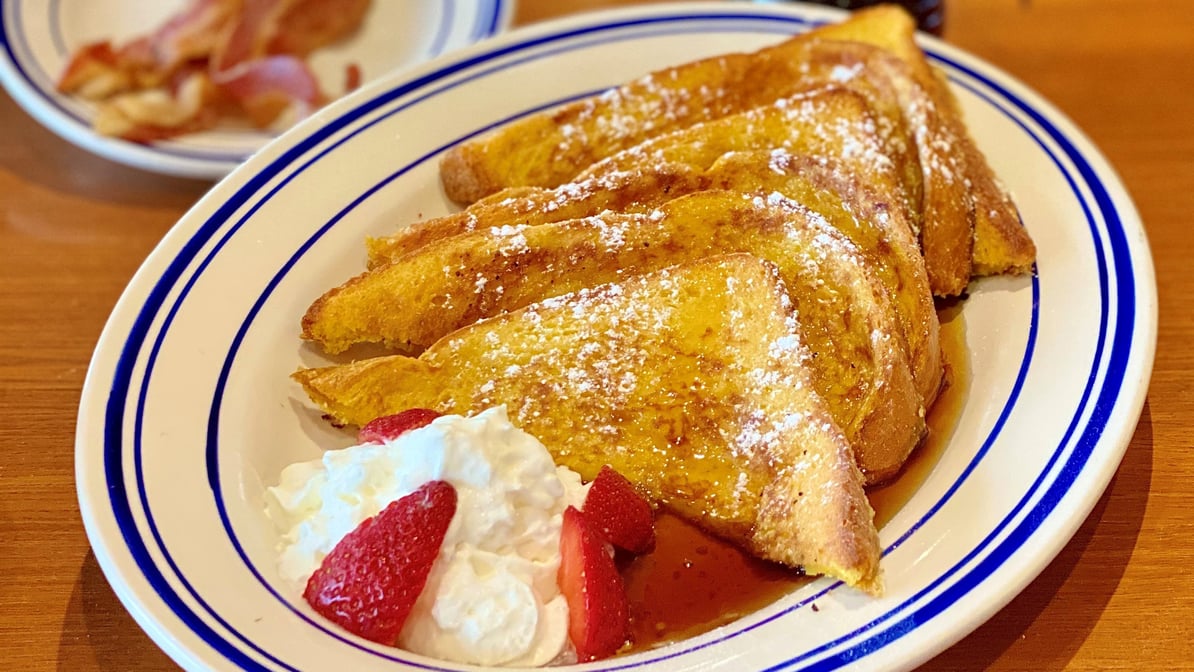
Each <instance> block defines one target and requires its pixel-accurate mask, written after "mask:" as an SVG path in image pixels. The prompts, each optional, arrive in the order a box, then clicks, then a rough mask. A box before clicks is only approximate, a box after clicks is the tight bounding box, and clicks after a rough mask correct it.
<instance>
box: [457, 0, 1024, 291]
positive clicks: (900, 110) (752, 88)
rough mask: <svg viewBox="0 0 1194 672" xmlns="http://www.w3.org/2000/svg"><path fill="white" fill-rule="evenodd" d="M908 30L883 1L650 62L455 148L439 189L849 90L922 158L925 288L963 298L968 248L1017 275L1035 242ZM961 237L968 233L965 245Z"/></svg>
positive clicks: (537, 173) (461, 190)
mask: <svg viewBox="0 0 1194 672" xmlns="http://www.w3.org/2000/svg"><path fill="white" fill-rule="evenodd" d="M914 33H915V24H914V23H913V22H912V20H911V18H910V17H908V16H907V14H905V13H904V12H902V11H901V10H900V9H898V8H896V7H891V6H883V7H878V8H874V9H871V10H864V11H861V12H857V13H855V14H854V15H852V17H851V18H850V19H849V20H847V21H845V22H843V23H841V24H837V25H830V26H824V27H821V28H817V29H815V30H812V31H809V32H807V33H805V34H803V35H798V36H796V37H794V38H792V39H791V40H788V41H785V42H783V43H781V44H779V45H776V46H774V47H770V48H767V49H762V50H760V51H757V52H754V53H751V54H727V55H724V56H718V57H713V58H708V59H704V60H700V61H695V62H693V63H689V64H685V65H680V66H676V67H673V68H668V69H665V70H661V71H659V72H656V73H653V74H651V75H648V76H646V77H643V78H642V79H639V80H637V81H635V82H632V83H629V84H627V85H625V86H622V87H619V88H617V89H611V90H610V91H608V92H606V93H604V94H602V95H600V96H595V97H592V98H586V99H584V100H580V101H577V102H575V103H571V104H569V105H565V106H563V107H561V108H559V109H556V110H553V111H550V112H547V113H543V114H538V115H534V116H531V117H528V118H525V119H523V120H520V121H518V122H516V123H513V124H510V125H509V126H506V127H505V128H503V129H501V130H500V131H498V132H497V133H494V134H491V135H489V136H487V137H485V138H481V139H478V140H475V141H471V142H468V143H465V144H462V145H460V146H458V147H455V148H453V149H452V150H450V151H449V152H448V153H447V154H446V155H445V158H444V162H443V167H442V177H443V182H444V187H445V190H446V191H447V193H448V195H449V197H451V198H453V199H454V200H457V201H459V202H462V203H471V202H473V201H475V200H477V199H479V198H482V197H484V196H487V195H489V194H491V193H494V192H496V191H498V190H500V189H502V188H505V187H514V186H545V187H552V186H557V185H559V184H563V183H565V182H567V181H569V180H571V179H573V178H574V177H576V175H577V174H579V173H580V172H581V171H583V170H584V169H585V168H586V167H588V166H589V165H591V164H593V163H596V162H598V161H600V160H602V159H604V158H606V157H608V156H611V155H613V154H616V153H618V152H620V151H623V150H625V149H629V148H630V147H633V146H635V145H638V144H641V143H642V142H643V141H645V140H649V139H650V138H652V137H655V136H657V135H663V134H666V133H669V132H672V131H675V130H677V129H681V128H686V127H689V126H692V125H694V124H696V123H701V122H706V121H710V120H713V119H717V118H720V117H722V116H726V115H730V114H736V113H740V112H742V111H745V110H748V109H753V108H755V107H758V106H760V105H766V104H770V103H772V102H773V101H775V100H777V99H782V98H785V97H789V96H791V95H793V94H794V93H797V92H800V91H806V90H809V89H812V88H821V87H826V86H836V87H840V88H850V89H852V90H857V91H859V92H860V93H863V94H864V95H867V96H868V98H870V99H871V100H872V101H875V104H876V112H877V113H879V114H880V116H881V118H882V119H884V120H885V121H884V124H883V126H884V127H883V128H882V129H880V130H882V131H883V132H884V133H887V134H889V135H891V136H892V137H893V138H896V137H898V136H901V135H902V136H903V137H904V139H905V140H906V141H907V142H908V143H909V148H910V151H911V152H912V154H913V156H914V157H915V158H916V161H917V162H918V163H919V169H920V171H921V172H922V174H923V183H924V188H923V194H924V199H925V200H924V204H923V207H921V208H918V212H920V213H921V214H922V215H923V216H924V217H925V220H926V221H925V228H924V235H925V236H926V237H925V238H922V241H923V243H924V246H925V254H926V258H927V262H928V272H929V276H930V279H931V281H932V283H933V291H934V293H935V294H939V295H956V294H959V293H961V291H962V290H963V289H965V286H966V282H967V281H968V280H969V278H970V275H971V272H972V269H971V257H972V255H973V254H975V253H979V254H981V255H982V256H981V257H979V258H975V259H974V269H973V270H974V271H976V272H978V273H982V274H992V273H1003V272H1024V271H1027V270H1028V268H1029V267H1030V266H1031V263H1032V258H1033V255H1034V254H1035V252H1034V249H1033V246H1032V242H1031V240H1030V239H1029V238H1028V236H1027V234H1026V233H1025V232H1024V230H1023V227H1022V226H1021V225H1020V222H1019V217H1018V215H1017V213H1016V211H1015V208H1014V206H1013V205H1012V203H1011V200H1010V198H1008V197H1007V195H1006V193H1005V191H1004V190H1003V189H1002V188H1000V187H999V186H998V183H997V182H996V181H995V180H994V177H993V175H992V173H991V170H990V168H989V167H988V166H987V164H986V161H985V159H983V157H982V154H981V152H979V151H978V149H977V148H976V147H975V146H974V143H973V141H972V140H971V139H970V137H969V135H968V134H967V133H966V130H965V127H964V126H963V124H962V122H961V120H960V116H959V113H958V111H957V107H956V103H955V101H954V100H953V98H952V96H951V94H950V92H949V90H948V87H947V86H946V85H945V84H944V83H943V82H942V81H941V80H940V79H938V77H937V76H936V74H935V73H934V72H933V71H932V68H931V66H929V64H928V62H927V61H926V60H925V58H924V55H923V53H922V52H921V51H920V49H919V48H918V47H917V46H916V43H915V40H914ZM876 93H878V94H882V95H883V98H882V99H877V97H876V95H875V94H876ZM921 193H922V192H921V191H920V190H918V191H917V193H916V196H918V197H919V196H920V194H921ZM971 235H975V236H977V239H978V241H979V242H978V243H977V244H975V245H973V246H972V243H971V238H970V236H971Z"/></svg>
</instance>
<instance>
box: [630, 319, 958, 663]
mask: <svg viewBox="0 0 1194 672" xmlns="http://www.w3.org/2000/svg"><path fill="white" fill-rule="evenodd" d="M961 307H962V302H952V303H949V304H945V305H943V306H940V307H939V308H938V318H939V319H940V321H941V349H942V357H943V358H944V360H945V363H946V380H947V382H948V385H947V386H946V387H945V389H944V390H943V391H942V393H941V394H940V395H939V396H938V398H937V401H936V402H935V403H934V404H933V408H932V409H931V410H930V411H929V416H928V424H929V434H928V437H927V438H926V439H925V441H924V442H923V443H922V444H921V445H920V446H919V447H918V448H917V449H916V451H915V452H914V453H913V454H912V457H911V458H909V460H908V462H907V464H905V465H904V469H903V470H902V471H901V472H900V475H899V476H898V477H897V478H896V479H895V480H894V481H892V482H891V483H888V484H886V485H882V486H878V487H875V488H872V489H870V490H869V491H868V492H867V495H868V496H869V498H870V501H871V506H872V507H873V508H874V509H875V525H876V526H878V527H879V528H882V527H883V526H884V525H885V524H887V522H888V521H890V520H891V519H892V518H893V517H894V516H895V514H896V513H898V512H899V510H900V509H901V508H902V507H903V506H904V504H906V503H907V502H908V500H910V499H911V498H912V495H913V494H915V493H916V491H917V489H919V488H920V485H921V483H923V482H924V480H925V478H927V477H928V475H929V473H930V472H932V470H933V467H934V466H936V464H937V460H938V458H940V457H941V454H942V452H943V451H944V450H945V445H946V444H947V443H949V439H950V437H951V436H952V435H953V431H954V427H955V426H956V424H957V420H958V416H959V415H960V414H961V410H962V404H963V401H964V398H965V396H966V388H967V387H968V386H967V385H966V381H967V380H968V379H969V376H970V370H969V361H968V359H967V355H966V329H965V324H964V322H963V320H962V313H961ZM655 532H656V544H655V550H653V551H652V552H651V553H649V554H647V555H643V556H640V557H637V558H634V559H633V560H632V561H630V562H629V563H628V564H627V565H626V566H625V567H624V568H623V572H622V576H623V578H624V579H625V581H626V592H627V595H628V597H629V599H630V619H631V641H633V642H634V644H633V646H632V647H631V648H630V649H628V651H625V652H633V651H643V650H647V649H652V648H655V647H658V646H661V645H663V644H667V643H669V642H674V641H679V640H682V639H687V638H689V637H693V636H696V635H699V634H701V633H703V632H707V631H709V630H712V629H713V628H716V627H718V626H721V625H725V624H727V623H730V622H733V621H735V620H737V619H738V618H740V617H742V616H745V615H747V614H750V613H752V612H754V611H756V610H758V609H760V608H762V607H765V606H767V605H768V604H771V603H772V602H774V601H775V600H777V599H779V598H781V597H783V596H784V595H786V594H788V593H790V592H791V591H793V590H795V589H796V588H798V587H800V586H802V585H804V584H805V583H807V582H809V581H810V580H811V579H810V578H808V577H805V576H803V575H800V574H798V573H797V572H795V571H793V570H791V569H788V568H786V567H781V566H779V565H776V564H773V563H769V562H765V561H762V560H758V559H756V558H754V557H751V556H749V555H747V554H746V553H744V552H743V551H741V550H739V549H738V548H737V547H736V546H734V545H733V544H729V543H726V542H724V541H721V540H720V539H717V538H714V537H710V536H709V535H707V534H705V533H704V532H702V531H701V530H699V529H698V528H696V527H694V526H693V525H691V524H689V523H687V522H685V521H683V520H681V519H680V518H677V517H676V516H674V515H672V514H670V513H667V512H662V513H660V514H659V516H657V518H656V521H655ZM625 652H624V653H625Z"/></svg>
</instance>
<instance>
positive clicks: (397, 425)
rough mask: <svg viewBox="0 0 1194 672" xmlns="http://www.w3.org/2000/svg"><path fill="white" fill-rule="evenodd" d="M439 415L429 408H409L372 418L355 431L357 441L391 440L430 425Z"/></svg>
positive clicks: (375, 441)
mask: <svg viewBox="0 0 1194 672" xmlns="http://www.w3.org/2000/svg"><path fill="white" fill-rule="evenodd" d="M440 415H441V414H440V413H437V412H435V411H433V410H431V409H430V408H409V409H407V410H405V411H402V412H401V413H395V414H393V415H383V416H381V417H380V418H374V419H373V420H370V421H369V422H368V423H366V425H365V426H364V427H362V428H361V431H360V432H358V433H357V443H361V444H365V443H385V442H386V441H393V440H394V439H396V438H398V437H399V436H402V435H403V434H405V433H407V432H409V431H410V430H412V429H418V428H420V427H425V426H427V425H430V424H431V421H432V420H434V419H436V418H438V417H439V416H440Z"/></svg>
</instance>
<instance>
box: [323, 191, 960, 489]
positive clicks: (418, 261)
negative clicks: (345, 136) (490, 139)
mask: <svg viewBox="0 0 1194 672" xmlns="http://www.w3.org/2000/svg"><path fill="white" fill-rule="evenodd" d="M726 252H748V253H751V254H754V255H756V256H758V257H760V258H763V259H766V260H768V261H770V262H772V263H774V264H775V265H776V267H777V268H778V270H779V272H780V275H781V276H782V277H783V279H784V281H785V284H786V286H787V287H788V289H789V291H790V293H791V298H792V301H793V303H794V305H795V306H796V309H797V311H798V313H799V314H800V315H801V316H802V320H801V326H802V335H803V336H804V339H805V341H806V343H808V345H809V347H810V348H811V349H812V351H813V352H815V353H816V354H817V357H816V358H815V359H814V360H813V362H812V364H811V366H810V368H811V371H812V379H813V384H814V387H815V388H816V390H817V391H818V393H820V394H821V396H822V397H824V399H825V400H826V402H827V404H828V406H829V409H830V411H831V413H832V414H833V417H834V419H835V420H836V421H837V423H838V425H839V426H840V427H841V428H842V430H843V431H844V432H845V434H846V437H847V438H848V439H849V440H850V442H851V444H852V445H853V446H854V452H855V456H856V457H857V459H858V465H859V467H860V468H861V469H862V471H863V473H864V474H865V476H866V481H867V483H868V484H872V483H877V482H880V481H882V480H885V479H887V478H889V477H891V476H893V475H894V474H895V473H896V472H897V471H898V470H899V468H900V467H901V466H902V465H903V463H904V461H905V460H906V459H907V457H908V455H909V454H910V453H911V452H912V450H913V449H914V448H915V447H916V445H917V444H918V443H919V441H920V439H921V438H922V437H923V436H924V432H925V422H924V414H925V406H924V403H923V399H922V397H921V395H920V394H919V391H918V390H917V388H916V382H915V381H914V379H913V375H912V371H911V369H910V367H909V358H908V352H907V350H906V347H905V339H904V338H903V336H902V332H901V325H900V323H899V321H898V319H897V317H896V315H897V313H896V311H895V309H894V307H893V302H892V300H891V299H890V298H889V296H888V293H887V291H886V288H885V287H884V285H883V284H882V282H880V281H879V279H878V278H877V277H876V276H875V275H874V274H873V273H872V272H871V270H870V267H871V264H869V263H868V261H867V259H866V257H865V255H863V254H862V253H861V252H860V251H859V250H858V248H857V247H855V246H854V245H853V244H852V243H851V242H850V240H849V239H848V238H846V237H845V236H844V235H843V234H841V233H840V232H839V231H837V230H836V229H834V228H832V227H831V226H830V225H829V223H828V222H827V221H826V220H825V219H824V218H823V217H822V216H820V215H819V214H817V213H815V212H814V211H812V210H809V209H808V208H806V207H804V206H802V205H799V204H797V203H795V202H793V201H789V200H787V199H783V198H779V197H778V196H772V197H770V198H768V199H763V198H762V197H749V196H743V195H741V194H738V193H735V192H728V191H705V192H696V193H693V194H690V195H688V196H683V197H680V198H677V199H675V200H672V201H670V202H667V203H664V204H662V205H661V206H660V207H659V208H658V209H655V210H652V211H651V212H650V213H649V214H620V213H612V212H608V211H607V212H603V213H601V214H599V215H595V216H592V217H587V218H584V219H574V220H565V221H562V222H555V223H549V224H542V225H538V226H505V227H493V228H487V229H480V230H477V231H474V232H472V233H467V234H461V235H458V236H453V237H449V238H445V239H443V240H440V241H437V242H434V243H431V244H429V245H427V246H425V247H423V248H421V249H419V250H416V251H414V252H412V253H410V254H406V255H403V256H401V257H399V258H397V259H394V260H393V261H392V262H391V263H389V264H387V265H384V266H379V267H376V268H373V269H371V270H370V271H368V272H366V273H364V274H362V275H359V276H357V277H355V278H353V279H352V280H349V281H348V282H347V283H345V284H344V285H341V286H340V287H337V288H335V289H333V290H331V291H329V292H327V293H326V294H324V295H323V296H322V297H320V298H319V299H318V300H317V301H316V302H315V303H314V304H313V305H312V306H311V308H310V309H309V310H308V312H307V314H306V315H305V316H304V318H303V336H304V338H307V339H310V340H313V341H316V342H319V343H320V344H321V345H322V346H323V347H324V348H325V349H326V350H328V351H331V352H338V351H342V350H344V349H345V348H347V347H349V346H351V345H354V344H356V343H360V342H375V343H383V344H385V345H387V346H389V347H391V348H395V349H397V350H399V351H403V352H407V353H411V352H418V351H420V350H422V349H423V348H425V347H427V346H429V345H431V344H432V343H433V342H434V341H436V340H438V339H439V338H440V337H442V336H444V335H446V334H448V333H450V332H452V331H454V330H456V329H459V328H461V327H465V326H467V325H469V324H471V323H473V322H475V321H477V320H478V319H482V318H486V317H492V316H494V315H497V314H500V313H502V312H507V311H510V310H515V309H518V308H521V307H523V306H525V305H528V304H530V303H534V302H536V301H540V300H542V299H544V298H548V297H551V296H558V295H561V294H564V293H567V292H572V291H577V290H580V289H583V288H585V287H591V286H593V285H597V284H602V283H605V282H612V281H615V280H617V279H619V278H621V277H625V276H627V275H630V274H634V273H642V272H647V271H652V270H657V269H659V268H663V267H666V266H671V265H673V264H676V263H681V262H684V261H688V260H692V259H698V258H701V257H706V256H711V255H716V254H720V253H726ZM926 296H927V295H926ZM938 375H939V374H938Z"/></svg>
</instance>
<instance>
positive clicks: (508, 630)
mask: <svg viewBox="0 0 1194 672" xmlns="http://www.w3.org/2000/svg"><path fill="white" fill-rule="evenodd" d="M280 480H281V482H280V483H279V484H278V486H277V487H274V488H270V489H269V491H268V494H267V497H266V499H267V513H268V514H269V516H270V517H271V518H272V519H273V520H274V521H275V523H276V525H277V526H278V528H279V529H280V530H281V531H282V539H281V542H280V544H279V550H280V559H279V564H278V566H279V572H280V573H281V575H282V577H283V578H284V579H286V580H287V581H290V582H293V583H294V584H296V586H298V587H299V588H298V590H299V592H301V591H302V588H301V586H303V585H305V583H306V581H307V579H308V578H309V577H310V576H311V574H312V573H313V572H314V571H315V570H316V569H317V568H318V567H319V565H320V563H321V562H322V561H323V558H324V556H325V555H327V554H328V553H329V552H330V551H331V550H332V548H334V547H335V546H336V544H337V543H338V542H339V541H340V539H342V538H343V537H344V535H346V534H348V532H350V531H352V530H353V529H355V528H356V527H357V526H358V525H359V524H360V523H361V521H363V520H365V519H366V518H369V517H370V516H374V515H376V514H377V513H378V512H380V511H381V510H382V509H383V508H385V506H386V505H388V504H389V503H390V502H392V501H394V500H396V499H398V498H400V497H403V496H405V495H407V494H409V493H411V492H413V491H414V490H416V489H417V488H419V487H420V486H422V485H423V484H424V483H427V482H429V481H433V480H445V481H447V482H449V483H451V484H452V485H453V486H454V487H455V488H456V495H457V505H456V514H455V516H454V517H453V519H452V522H451V524H450V525H449V527H448V532H447V535H446V536H445V537H444V543H443V546H442V548H441V550H440V553H439V557H438V558H437V560H436V562H435V566H434V567H433V568H432V571H431V575H430V576H429V577H428V579H427V585H426V587H425V588H424V589H423V593H422V594H421V595H420V597H419V600H418V602H417V603H416V604H415V607H414V610H413V611H412V612H411V615H410V617H409V618H408V619H407V622H406V625H405V627H404V628H403V630H402V634H401V635H400V636H399V638H398V645H399V646H400V647H402V648H404V649H406V650H408V651H412V652H414V653H418V654H422V655H426V656H430V657H434V658H439V659H442V660H449V661H453V662H460V663H473V664H477V665H524V666H538V665H544V664H547V663H549V662H551V661H553V660H556V659H557V658H559V657H560V656H561V655H566V653H567V651H568V650H569V647H568V606H567V603H566V602H565V601H564V597H563V596H562V595H561V594H560V590H559V587H558V586H557V584H556V573H557V571H558V569H559V564H560V526H561V523H562V521H563V513H564V509H565V508H566V507H567V506H568V505H573V506H576V507H578V508H579V507H581V505H582V503H583V502H584V497H585V493H586V491H587V486H584V485H582V484H581V480H580V476H579V475H577V474H576V473H575V472H573V471H571V470H569V469H568V468H566V467H557V466H556V464H555V462H554V461H553V460H552V457H551V454H550V453H549V452H548V451H547V449H546V448H545V447H544V446H543V444H542V443H540V442H539V440H538V439H536V438H535V437H533V436H531V435H530V434H527V433H526V432H524V431H522V430H521V429H519V428H517V427H515V426H514V425H512V424H511V423H510V421H509V419H508V418H507V416H506V410H505V408H504V407H497V408H491V409H489V410H486V411H484V412H482V413H479V414H477V415H475V416H472V417H462V416H443V417H440V418H437V419H436V420H435V421H433V422H432V423H431V424H430V425H427V426H426V427H421V428H419V429H415V430H412V431H409V432H406V433H405V434H403V435H401V436H399V437H398V438H396V439H393V440H391V441H388V442H386V443H383V444H380V445H379V444H364V445H360V446H353V447H351V448H345V449H343V450H331V451H328V452H326V453H324V455H323V458H322V459H320V460H314V461H311V462H301V463H297V464H292V465H290V466H289V467H286V468H285V469H284V470H283V471H282V475H281V479H280Z"/></svg>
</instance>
